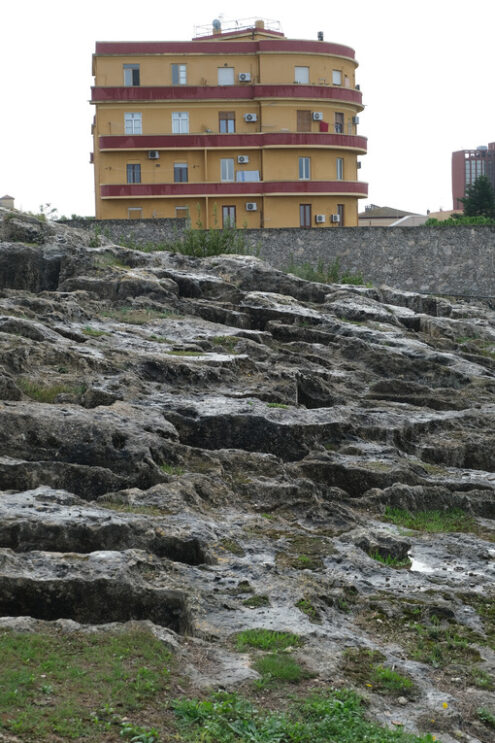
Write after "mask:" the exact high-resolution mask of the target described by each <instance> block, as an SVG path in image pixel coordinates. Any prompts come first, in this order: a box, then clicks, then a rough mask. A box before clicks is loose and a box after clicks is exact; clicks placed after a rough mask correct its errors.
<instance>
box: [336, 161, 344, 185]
mask: <svg viewBox="0 0 495 743" xmlns="http://www.w3.org/2000/svg"><path fill="white" fill-rule="evenodd" d="M336 171H337V172H336V176H337V180H338V181H343V180H344V158H343V157H338V158H337V160H336Z"/></svg>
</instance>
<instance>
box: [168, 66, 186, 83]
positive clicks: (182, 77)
mask: <svg viewBox="0 0 495 743" xmlns="http://www.w3.org/2000/svg"><path fill="white" fill-rule="evenodd" d="M172 85H187V65H185V64H175V63H174V64H172Z"/></svg>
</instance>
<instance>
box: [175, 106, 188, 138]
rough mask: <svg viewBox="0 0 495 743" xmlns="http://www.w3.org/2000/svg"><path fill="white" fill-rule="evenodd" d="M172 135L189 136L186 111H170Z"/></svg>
mask: <svg viewBox="0 0 495 743" xmlns="http://www.w3.org/2000/svg"><path fill="white" fill-rule="evenodd" d="M172 134H189V112H188V111H172Z"/></svg>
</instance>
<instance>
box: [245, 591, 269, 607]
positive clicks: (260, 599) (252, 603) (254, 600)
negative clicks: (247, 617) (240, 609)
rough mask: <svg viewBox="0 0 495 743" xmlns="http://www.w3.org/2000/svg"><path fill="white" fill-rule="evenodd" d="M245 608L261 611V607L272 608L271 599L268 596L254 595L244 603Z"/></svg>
mask: <svg viewBox="0 0 495 743" xmlns="http://www.w3.org/2000/svg"><path fill="white" fill-rule="evenodd" d="M242 605H243V606H248V607H249V608H250V609H259V608H260V607H261V606H270V599H269V598H268V596H262V595H258V594H256V595H254V596H250V597H249V598H248V599H245V600H244V601H243V602H242Z"/></svg>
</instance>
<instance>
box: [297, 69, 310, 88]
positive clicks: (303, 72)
mask: <svg viewBox="0 0 495 743" xmlns="http://www.w3.org/2000/svg"><path fill="white" fill-rule="evenodd" d="M294 82H295V83H299V84H300V85H309V67H299V66H296V67H294Z"/></svg>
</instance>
